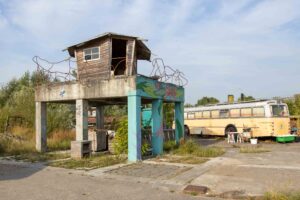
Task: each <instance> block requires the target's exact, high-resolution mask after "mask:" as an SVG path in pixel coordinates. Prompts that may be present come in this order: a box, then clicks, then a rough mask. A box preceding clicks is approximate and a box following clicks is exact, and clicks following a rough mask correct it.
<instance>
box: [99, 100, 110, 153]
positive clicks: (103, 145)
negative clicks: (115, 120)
mask: <svg viewBox="0 0 300 200" xmlns="http://www.w3.org/2000/svg"><path fill="white" fill-rule="evenodd" d="M96 128H97V140H98V139H99V142H97V150H100V151H101V150H107V147H108V145H107V140H106V131H105V130H104V106H97V107H96ZM98 135H99V136H98Z"/></svg>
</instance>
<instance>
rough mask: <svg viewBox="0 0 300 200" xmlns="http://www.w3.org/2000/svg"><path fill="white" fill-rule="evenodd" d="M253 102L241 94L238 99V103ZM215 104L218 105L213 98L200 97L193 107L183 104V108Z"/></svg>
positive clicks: (217, 101)
mask: <svg viewBox="0 0 300 200" xmlns="http://www.w3.org/2000/svg"><path fill="white" fill-rule="evenodd" d="M253 100H255V98H254V97H253V96H245V95H244V94H243V93H242V94H241V97H239V98H238V102H242V101H253ZM217 103H220V101H219V99H217V98H215V97H202V98H201V99H198V101H197V103H196V104H195V105H193V104H189V103H187V104H185V107H193V106H206V105H212V104H217Z"/></svg>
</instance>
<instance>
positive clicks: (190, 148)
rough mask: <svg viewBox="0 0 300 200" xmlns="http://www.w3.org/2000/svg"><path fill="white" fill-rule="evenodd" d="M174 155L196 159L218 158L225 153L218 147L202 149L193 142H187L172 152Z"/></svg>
mask: <svg viewBox="0 0 300 200" xmlns="http://www.w3.org/2000/svg"><path fill="white" fill-rule="evenodd" d="M172 153H173V154H175V155H190V156H197V157H218V156H221V155H223V154H224V153H225V151H224V149H222V148H220V147H203V146H201V145H199V144H197V143H196V142H195V141H193V140H187V141H185V142H184V143H183V144H180V145H179V147H178V148H177V149H175V150H173V151H172Z"/></svg>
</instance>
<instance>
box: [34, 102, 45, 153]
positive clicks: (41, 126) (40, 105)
mask: <svg viewBox="0 0 300 200" xmlns="http://www.w3.org/2000/svg"><path fill="white" fill-rule="evenodd" d="M35 130H36V135H35V137H36V144H35V145H36V150H37V151H39V152H46V151H47V104H46V103H45V102H35Z"/></svg>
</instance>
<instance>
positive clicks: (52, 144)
mask: <svg viewBox="0 0 300 200" xmlns="http://www.w3.org/2000/svg"><path fill="white" fill-rule="evenodd" d="M75 136H76V133H75V131H74V130H65V131H55V132H54V133H52V134H51V135H50V137H49V138H48V141H47V143H48V149H49V150H50V151H55V150H67V149H70V148H71V141H73V140H75Z"/></svg>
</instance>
